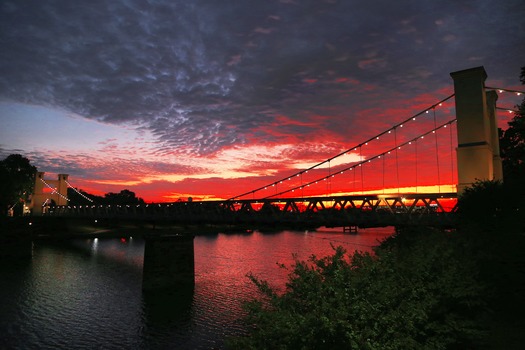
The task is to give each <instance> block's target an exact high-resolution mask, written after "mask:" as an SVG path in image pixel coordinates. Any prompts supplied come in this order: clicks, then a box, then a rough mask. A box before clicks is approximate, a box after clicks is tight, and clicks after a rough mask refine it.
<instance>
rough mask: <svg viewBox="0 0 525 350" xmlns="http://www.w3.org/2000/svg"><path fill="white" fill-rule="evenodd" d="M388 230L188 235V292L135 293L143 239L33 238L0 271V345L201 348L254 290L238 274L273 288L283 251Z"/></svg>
mask: <svg viewBox="0 0 525 350" xmlns="http://www.w3.org/2000/svg"><path fill="white" fill-rule="evenodd" d="M391 233H392V229H390V228H386V229H368V230H361V231H360V233H359V234H358V235H349V234H343V233H341V231H340V230H335V229H333V230H330V229H325V230H319V231H315V232H292V231H284V232H279V233H260V232H254V233H250V234H218V235H212V236H197V237H196V238H195V241H194V244H195V288H194V290H193V291H191V290H190V291H180V293H177V294H173V295H167V296H166V295H164V296H159V295H143V293H142V290H141V287H142V286H141V284H142V263H143V252H144V242H143V241H142V240H140V239H134V238H125V239H89V240H75V241H71V242H67V243H63V242H62V243H53V244H52V243H38V244H35V247H34V253H33V260H32V261H31V262H30V263H28V264H22V265H18V266H15V265H11V264H10V265H4V266H2V267H1V268H0V277H1V281H2V288H0V301H1V302H0V338H1V340H2V343H1V345H0V348H2V346H5V347H6V348H9V349H45V348H48V349H55V348H75V349H92V348H104V349H131V348H133V349H136V348H138V349H164V348H166V349H174V348H176V349H211V348H222V346H223V340H224V337H225V336H228V335H233V334H239V333H242V331H243V324H242V322H241V321H240V319H239V318H240V316H242V315H243V311H242V309H241V303H242V301H243V300H247V299H249V298H251V297H253V296H254V295H255V292H256V291H255V287H254V286H253V285H252V284H251V283H250V282H249V280H248V279H247V278H246V274H247V273H248V272H252V273H254V274H255V275H257V276H259V277H261V278H263V279H266V280H268V281H269V282H270V284H272V285H275V286H278V287H281V288H282V287H283V286H284V283H285V281H286V278H287V274H288V272H289V271H286V270H283V269H282V268H280V267H279V266H278V265H277V264H278V263H279V264H285V265H287V266H290V265H291V263H292V262H293V258H292V254H297V256H298V258H299V259H303V260H304V259H307V258H308V257H309V256H310V255H311V254H316V255H317V256H319V257H320V256H324V255H327V254H331V253H332V252H333V250H332V247H331V244H333V245H342V246H343V247H345V248H346V249H347V250H348V251H350V252H352V251H354V250H362V251H369V250H371V247H372V246H374V245H376V244H377V242H378V240H381V239H383V238H384V237H386V236H387V235H389V234H391Z"/></svg>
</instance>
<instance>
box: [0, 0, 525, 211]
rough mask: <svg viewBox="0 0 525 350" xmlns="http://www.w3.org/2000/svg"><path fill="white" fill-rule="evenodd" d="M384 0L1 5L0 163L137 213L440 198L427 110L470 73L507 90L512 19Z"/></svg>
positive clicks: (503, 118) (492, 8)
mask: <svg viewBox="0 0 525 350" xmlns="http://www.w3.org/2000/svg"><path fill="white" fill-rule="evenodd" d="M402 3H403V1H402V2H401V3H395V4H394V3H391V2H383V3H382V5H381V6H379V5H377V4H364V3H354V2H343V1H333V0H326V1H300V0H298V1H287V0H281V1H278V0H275V1H268V2H257V3H255V4H253V3H250V4H248V3H245V2H233V1H227V2H220V3H219V2H215V1H210V0H202V1H196V2H194V3H193V2H192V3H189V2H184V1H167V0H166V1H164V0H163V1H157V2H154V3H152V4H150V3H144V2H141V1H138V0H117V1H114V2H110V3H107V2H104V1H94V2H93V3H90V5H89V6H87V5H85V6H84V5H80V4H79V5H75V6H73V5H71V3H70V2H67V1H58V3H53V4H51V3H45V2H40V1H29V4H25V5H22V4H21V3H19V2H17V1H11V0H8V1H4V2H3V3H2V5H0V32H1V33H2V34H1V36H0V43H1V45H2V48H3V49H2V54H1V55H0V68H1V69H2V74H0V157H2V159H3V158H5V157H7V156H8V155H9V154H13V153H19V154H22V155H23V156H25V157H27V158H29V160H30V161H31V163H32V164H33V165H35V166H36V167H37V168H38V170H39V171H43V172H46V178H50V179H51V178H55V177H56V174H59V173H66V174H69V175H70V176H69V181H70V183H71V184H72V185H73V186H74V187H76V188H78V189H81V190H83V191H86V192H88V193H92V194H96V195H103V194H105V193H108V192H119V191H121V190H123V189H128V190H130V191H133V192H135V193H136V195H137V196H138V197H141V198H143V199H144V200H145V201H147V202H173V201H177V200H181V199H182V200H186V199H187V198H189V197H192V198H193V199H195V200H217V199H228V198H232V197H236V196H239V195H241V194H245V193H246V195H245V196H243V197H242V198H247V199H251V198H264V197H267V196H275V195H276V194H280V193H282V196H283V197H293V196H299V197H300V196H316V195H332V194H366V193H389V192H391V193H396V192H406V193H413V192H418V193H423V192H425V191H428V192H432V191H435V192H454V191H455V186H456V183H457V174H456V172H457V169H456V167H457V165H456V158H455V157H456V154H455V152H456V151H455V149H456V147H457V136H456V132H455V123H453V122H452V123H450V124H447V123H449V122H450V121H452V120H453V119H454V118H455V105H454V98H451V99H448V100H446V101H444V102H443V103H442V104H437V103H438V102H439V101H442V100H444V99H446V97H447V96H450V95H451V94H453V82H452V79H451V77H450V72H454V71H458V70H462V69H468V68H471V67H476V66H484V67H485V69H486V71H487V74H488V79H487V82H486V85H487V86H493V87H497V88H507V89H514V90H518V91H521V90H523V86H521V85H519V73H520V68H521V67H522V66H524V65H525V62H523V61H521V60H522V59H523V57H525V55H524V54H525V49H524V48H523V42H525V29H524V28H523V20H522V19H523V15H524V14H525V13H524V12H525V9H523V6H522V5H521V2H520V1H518V0H511V1H509V2H506V3H505V5H503V4H497V3H494V2H493V1H488V0H483V1H479V2H478V3H476V6H474V4H467V3H464V2H457V1H452V0H450V1H444V2H441V3H440V4H439V6H438V5H436V4H433V3H430V2H408V1H406V4H404V5H403V4H402ZM516 9H521V11H517V10H516ZM486 23H491V25H490V26H487V25H486ZM520 28H521V30H516V29H520ZM502 52H505V55H502ZM498 96H499V98H498V102H497V103H498V106H499V107H502V108H505V109H509V110H512V109H514V107H515V106H516V105H517V104H519V103H520V102H521V101H522V100H523V95H518V94H516V93H512V92H505V91H502V92H499V91H498ZM433 106H435V108H432V107H433ZM419 113H422V114H420V115H419ZM416 115H417V117H415V118H414V119H415V120H411V117H412V116H416ZM512 117H513V114H512V112H511V113H509V112H508V111H507V110H503V109H502V110H499V111H498V122H499V127H501V128H504V129H505V128H506V123H507V122H508V121H509V120H510V119H512ZM409 119H410V121H409V122H407V123H406V125H403V126H399V123H402V122H403V121H405V120H409ZM439 125H446V126H445V127H442V128H439V129H438V130H436V131H435V132H432V130H433V129H434V128H436V126H439ZM395 126H397V127H395ZM394 127H395V128H394ZM383 132H384V134H383V135H381V136H378V135H380V134H381V133H383ZM427 132H430V133H429V134H427V135H425V136H424V137H420V136H422V135H424V134H425V133H427ZM376 136H378V137H379V138H378V139H376ZM414 138H416V139H414ZM365 143H366V144H365ZM405 143H406V144H405ZM399 145H402V147H400V148H398V146H399ZM341 153H342V155H341V156H339V157H336V156H337V155H339V154H341ZM328 159H330V161H327V160H328ZM325 161H326V162H325ZM319 163H322V164H320V165H318V164H319ZM354 167H355V168H354ZM310 168H311V169H310ZM308 169H310V170H308ZM306 170H308V172H306ZM291 177H293V178H291ZM288 178H290V180H288ZM281 180H284V183H281V182H280V181H281ZM318 180H319V181H318ZM291 189H294V190H293V191H292V190H291Z"/></svg>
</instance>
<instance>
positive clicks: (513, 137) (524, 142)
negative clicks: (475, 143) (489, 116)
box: [500, 67, 525, 194]
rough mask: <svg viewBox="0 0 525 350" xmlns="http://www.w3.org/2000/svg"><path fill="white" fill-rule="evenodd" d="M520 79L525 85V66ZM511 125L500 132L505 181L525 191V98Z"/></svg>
mask: <svg viewBox="0 0 525 350" xmlns="http://www.w3.org/2000/svg"><path fill="white" fill-rule="evenodd" d="M520 81H521V83H522V84H523V85H525V67H522V68H521V75H520ZM508 125H509V127H508V128H507V130H505V131H501V132H500V135H501V136H500V153H501V159H502V162H503V177H504V181H505V182H508V183H510V184H512V185H513V187H515V188H516V190H519V191H520V192H521V193H522V194H523V193H524V192H525V181H523V179H524V178H525V98H524V99H523V101H522V102H521V105H520V106H518V112H517V113H516V114H515V115H514V118H513V119H512V120H511V121H510V122H509V123H508Z"/></svg>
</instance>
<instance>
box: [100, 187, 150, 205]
mask: <svg viewBox="0 0 525 350" xmlns="http://www.w3.org/2000/svg"><path fill="white" fill-rule="evenodd" d="M104 202H105V203H106V204H120V205H125V204H143V203H144V200H143V199H142V198H138V197H136V196H135V192H132V191H130V190H122V191H120V193H113V192H109V193H106V194H105V195H104Z"/></svg>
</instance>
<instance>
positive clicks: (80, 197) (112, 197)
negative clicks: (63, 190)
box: [67, 188, 144, 205]
mask: <svg viewBox="0 0 525 350" xmlns="http://www.w3.org/2000/svg"><path fill="white" fill-rule="evenodd" d="M67 197H68V199H69V201H68V204H69V205H89V204H95V205H126V204H129V205H131V204H144V200H143V199H142V198H140V197H137V196H136V195H135V192H133V191H130V190H127V189H126V190H122V191H120V192H119V193H113V192H108V193H106V194H105V195H104V196H97V195H94V194H90V193H87V192H85V191H83V190H79V189H72V188H68V189H67ZM88 198H89V199H88Z"/></svg>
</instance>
